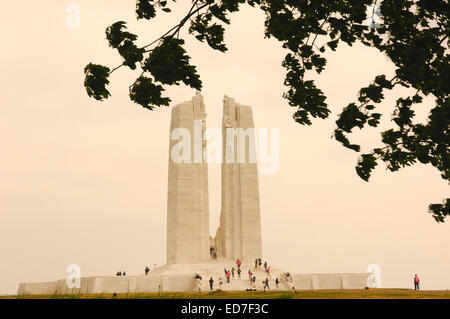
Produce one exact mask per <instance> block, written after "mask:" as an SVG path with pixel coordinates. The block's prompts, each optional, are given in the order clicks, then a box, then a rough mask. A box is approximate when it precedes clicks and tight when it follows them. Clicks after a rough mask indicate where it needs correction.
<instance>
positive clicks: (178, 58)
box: [143, 38, 202, 90]
mask: <svg viewBox="0 0 450 319" xmlns="http://www.w3.org/2000/svg"><path fill="white" fill-rule="evenodd" d="M183 44H184V40H181V39H174V38H166V39H164V40H163V41H162V44H161V45H160V46H158V47H157V48H155V49H154V50H153V51H152V53H151V54H150V56H149V57H148V58H147V59H146V60H145V62H144V66H143V70H145V71H148V72H150V73H151V74H152V75H153V77H154V78H155V80H156V81H159V82H161V83H163V84H169V85H172V84H177V85H178V84H179V82H180V81H182V82H183V83H184V84H186V85H189V86H191V87H193V88H195V89H197V90H200V89H201V87H202V82H201V81H200V77H199V75H198V74H197V71H196V69H195V66H192V65H190V64H189V56H187V55H186V51H185V50H184V49H183V47H182V45H183Z"/></svg>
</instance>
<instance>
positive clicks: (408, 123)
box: [84, 0, 450, 222]
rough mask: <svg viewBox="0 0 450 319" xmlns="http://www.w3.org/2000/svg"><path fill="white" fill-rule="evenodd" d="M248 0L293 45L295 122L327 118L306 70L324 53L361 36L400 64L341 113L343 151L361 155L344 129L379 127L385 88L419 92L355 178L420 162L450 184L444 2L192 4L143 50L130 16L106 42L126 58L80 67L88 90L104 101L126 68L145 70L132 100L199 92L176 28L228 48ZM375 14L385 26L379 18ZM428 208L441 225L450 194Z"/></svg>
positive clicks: (197, 0) (290, 84)
mask: <svg viewBox="0 0 450 319" xmlns="http://www.w3.org/2000/svg"><path fill="white" fill-rule="evenodd" d="M173 1H174V2H175V0H173ZM243 4H248V5H250V6H252V7H255V8H259V9H260V10H263V11H264V13H265V16H266V19H265V37H267V38H270V37H274V38H276V39H277V40H279V41H280V42H281V44H282V46H283V48H285V49H287V51H288V53H287V54H286V56H285V58H284V60H283V61H282V66H283V67H284V68H285V69H286V78H285V80H284V84H285V85H286V86H287V91H286V92H285V93H284V94H283V97H284V98H285V99H286V100H287V101H288V103H289V105H290V106H292V107H294V108H295V112H294V114H293V119H294V120H295V121H296V122H297V123H299V124H302V125H311V124H312V123H311V118H321V119H325V118H327V117H328V116H329V114H330V109H329V108H328V104H327V102H326V96H325V95H324V93H323V92H322V90H321V89H320V88H318V87H317V86H316V84H315V82H314V81H313V80H307V79H306V78H305V74H306V73H307V72H308V71H315V72H317V73H321V72H322V71H323V70H324V68H325V66H326V63H327V60H326V59H325V58H324V56H323V53H324V52H325V51H327V50H331V51H335V50H336V48H337V47H338V46H339V45H340V44H341V43H346V44H348V45H350V46H351V45H352V44H353V43H355V42H357V41H358V42H360V43H362V44H364V45H366V46H369V47H374V48H376V49H378V50H379V51H380V52H383V53H384V54H385V55H386V56H387V57H388V58H389V59H390V60H391V61H392V63H393V64H394V65H395V68H396V69H395V75H394V76H393V77H392V78H387V77H386V75H385V74H380V75H378V76H376V77H375V78H374V80H373V82H372V83H369V84H367V86H365V87H362V88H361V89H360V91H359V95H358V98H357V101H354V102H351V103H349V104H348V105H347V106H345V107H344V108H343V110H342V112H341V113H340V115H339V117H338V119H337V120H336V129H335V131H334V138H335V139H336V140H337V141H339V142H340V143H342V145H343V146H344V147H346V148H349V149H351V150H354V151H355V152H358V153H359V152H360V145H357V144H354V143H352V142H351V141H350V139H349V137H348V135H349V134H350V133H352V132H353V131H354V130H355V129H357V128H359V129H363V128H364V127H366V126H367V125H368V126H373V127H377V126H378V124H379V123H380V118H381V116H382V114H381V113H380V112H377V111H376V104H379V103H381V102H382V101H383V99H384V93H385V91H387V90H392V89H393V88H394V87H396V86H404V87H407V88H413V90H414V91H415V93H414V94H411V96H404V97H400V98H398V99H397V100H396V103H395V105H393V109H392V112H391V118H392V121H393V122H394V123H395V125H396V126H395V129H389V130H386V131H384V132H382V133H381V141H382V143H383V144H384V146H383V147H379V148H375V149H373V150H372V151H371V152H369V153H367V154H362V155H361V156H360V158H359V160H358V163H357V165H356V173H357V174H358V175H359V177H361V178H362V179H363V180H365V181H368V180H369V177H370V175H371V172H372V170H373V169H374V168H375V167H376V165H377V162H378V161H383V162H385V163H386V165H387V169H389V170H390V171H397V170H399V169H400V168H402V167H405V166H410V165H413V164H414V163H417V162H420V163H423V164H431V165H432V166H434V167H435V168H436V169H437V170H438V171H439V172H440V174H441V177H442V178H443V179H445V180H447V181H449V180H450V168H449V167H450V146H449V141H450V102H449V100H448V97H449V86H450V67H449V49H448V44H449V24H450V22H449V21H450V19H449V14H450V4H449V2H448V1H447V0H433V1H430V0H382V1H378V3H377V1H374V0H327V1H314V0H286V1H280V0H191V6H190V9H189V11H188V12H187V13H186V15H185V16H184V18H182V19H181V20H180V22H179V24H177V25H176V26H174V27H173V28H171V29H169V30H168V31H167V32H166V33H164V34H163V35H161V36H160V37H158V38H157V39H154V40H153V41H151V42H149V43H148V44H147V45H145V46H142V47H138V46H137V45H136V44H135V41H136V39H137V35H135V34H133V33H131V32H129V31H127V27H126V22H124V21H119V22H116V23H114V24H112V25H111V26H109V27H108V28H107V29H106V38H107V40H108V42H109V46H111V47H112V48H113V49H117V51H118V53H119V55H120V56H121V58H122V63H121V64H120V65H118V66H116V67H114V68H112V69H110V68H109V67H106V66H102V65H98V64H93V63H89V64H88V65H87V66H86V67H85V70H84V72H85V82H84V85H85V87H86V90H87V93H88V95H89V96H90V97H93V98H95V99H97V100H103V99H107V98H108V97H109V96H110V92H109V91H108V89H107V85H108V83H109V79H108V78H109V76H110V75H111V73H113V72H114V71H116V70H117V69H119V68H121V67H128V68H130V69H132V70H135V69H137V68H138V69H139V70H140V71H141V73H140V75H139V76H138V77H137V79H136V81H135V82H134V83H132V84H131V85H130V87H129V95H130V99H131V100H132V101H133V102H135V103H137V104H140V105H142V106H143V107H145V108H147V109H149V110H153V109H154V107H155V106H161V105H165V106H167V105H169V103H170V98H169V97H164V96H163V93H164V88H163V86H162V85H179V84H180V83H181V82H182V83H184V84H185V85H188V86H190V87H192V88H195V89H197V90H200V89H201V87H202V82H201V80H200V76H199V74H198V73H197V70H196V68H195V66H193V65H191V64H190V62H189V60H190V57H189V56H188V55H187V52H186V50H185V49H184V47H183V46H184V40H183V39H181V38H180V30H181V29H182V28H183V27H185V25H186V24H189V28H188V31H189V34H192V35H193V36H194V37H195V38H196V39H197V40H199V41H201V42H206V44H207V45H208V46H209V47H211V48H212V49H214V50H218V51H221V52H226V51H227V47H226V44H225V43H224V31H225V29H224V27H223V25H224V24H230V20H229V15H230V13H232V12H237V11H239V7H240V5H243ZM368 6H371V8H372V14H371V21H370V23H369V24H367V23H365V21H366V20H367V13H366V12H367V8H368ZM161 12H165V13H170V12H171V9H170V5H169V1H165V0H162V1H161V0H155V1H150V0H137V1H136V14H137V19H145V20H151V19H152V18H154V17H155V16H156V15H157V14H160V13H161ZM377 16H380V17H381V19H382V23H378V22H377V21H375V17H377ZM319 37H320V38H321V39H325V42H324V45H320V46H319V45H318V44H317V43H316V40H317V39H318V38H319ZM428 95H431V96H433V97H434V101H435V105H434V106H433V108H432V109H431V111H430V113H429V116H428V119H427V121H426V123H416V122H414V114H415V112H414V107H415V106H417V104H420V103H421V102H422V99H423V97H424V96H428ZM428 208H429V213H431V214H432V216H433V217H434V219H435V220H436V221H437V222H443V221H444V219H445V217H446V216H448V215H450V200H449V199H446V200H444V202H443V203H442V204H431V205H429V207H428Z"/></svg>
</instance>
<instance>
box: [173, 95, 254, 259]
mask: <svg viewBox="0 0 450 319" xmlns="http://www.w3.org/2000/svg"><path fill="white" fill-rule="evenodd" d="M223 102H224V105H223V119H222V150H223V151H222V159H223V160H222V177H221V178H222V201H221V210H222V211H221V216H220V226H219V229H218V230H217V233H216V236H215V238H210V235H209V196H208V164H207V162H206V161H205V158H204V157H203V154H206V153H207V152H206V141H205V140H204V139H203V138H199V136H200V137H203V136H204V133H205V130H206V121H205V119H206V112H205V104H204V102H203V97H202V96H201V95H200V94H197V95H196V96H195V97H194V98H193V99H192V101H189V102H185V103H182V104H179V105H177V106H175V107H174V108H173V109H172V121H171V125H170V127H171V132H172V133H171V138H170V151H169V152H170V154H169V183H168V185H169V187H168V188H169V189H168V196H167V263H168V264H183V263H199V262H208V261H210V259H211V258H212V257H213V256H217V258H218V259H228V260H236V259H237V258H240V260H242V261H254V260H255V259H256V258H260V257H262V242H261V215H260V205H259V189H258V168H257V164H256V149H255V147H254V145H255V142H254V124H253V114H252V109H251V107H249V106H245V105H241V104H238V103H236V102H235V101H234V99H233V98H230V97H227V96H225V97H224V101H223ZM179 128H182V129H187V132H188V133H189V134H185V135H182V134H177V132H176V130H177V129H179ZM196 130H197V131H196ZM185 132H186V131H185ZM187 132H186V133H187ZM178 136H181V137H182V138H186V136H194V138H189V139H188V143H187V145H186V144H184V147H183V148H181V147H180V148H177V144H178V143H180V142H179V141H178V140H176V138H177V137H178ZM185 143H186V142H185ZM174 150H175V151H174ZM190 150H194V152H191V151H190ZM180 152H189V154H187V155H186V154H180ZM199 154H200V155H201V156H200V158H199V156H198V155H199ZM196 157H197V158H196ZM186 162H187V163H186Z"/></svg>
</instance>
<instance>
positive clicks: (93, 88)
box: [84, 63, 111, 101]
mask: <svg viewBox="0 0 450 319" xmlns="http://www.w3.org/2000/svg"><path fill="white" fill-rule="evenodd" d="M109 71H110V70H109V68H108V67H106V66H103V65H99V64H92V63H89V64H88V65H86V67H85V68H84V74H85V79H84V86H85V88H86V92H87V94H88V96H89V97H93V98H94V99H96V100H99V101H102V100H103V99H107V98H108V97H109V96H110V95H111V94H110V93H109V91H108V90H107V89H106V85H107V84H109V80H108V77H109Z"/></svg>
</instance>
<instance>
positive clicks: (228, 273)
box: [195, 258, 280, 290]
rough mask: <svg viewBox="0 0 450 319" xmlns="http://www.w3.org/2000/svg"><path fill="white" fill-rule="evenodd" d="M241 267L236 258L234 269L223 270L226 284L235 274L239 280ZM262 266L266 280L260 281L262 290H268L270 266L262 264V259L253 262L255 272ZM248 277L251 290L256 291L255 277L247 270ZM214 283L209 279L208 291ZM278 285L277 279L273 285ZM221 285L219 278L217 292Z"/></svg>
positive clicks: (265, 263) (196, 276)
mask: <svg viewBox="0 0 450 319" xmlns="http://www.w3.org/2000/svg"><path fill="white" fill-rule="evenodd" d="M241 265H242V261H241V260H240V259H239V258H238V259H236V268H235V267H234V266H233V267H231V269H227V268H224V269H223V271H224V275H225V279H226V282H227V284H229V283H230V282H231V279H235V274H237V277H238V279H239V280H240V279H241V274H242V270H241ZM262 266H264V271H265V272H266V278H265V279H264V281H262V283H263V289H264V290H266V289H270V286H269V278H270V266H269V265H268V264H267V261H265V262H264V264H263V262H262V259H261V258H257V259H256V260H255V270H256V269H261V267H262ZM198 276H199V275H198V274H196V275H195V279H196V280H197V279H198ZM248 276H249V281H250V286H251V288H252V289H256V276H255V274H254V273H253V272H252V271H251V270H250V269H249V270H248ZM200 280H201V277H200ZM214 282H215V281H214V279H213V277H211V278H210V279H209V289H210V290H213V289H214ZM279 283H280V282H279V280H278V278H276V279H275V284H276V287H277V288H278V287H279ZM222 285H223V281H222V277H220V278H219V279H218V290H221V289H222Z"/></svg>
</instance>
